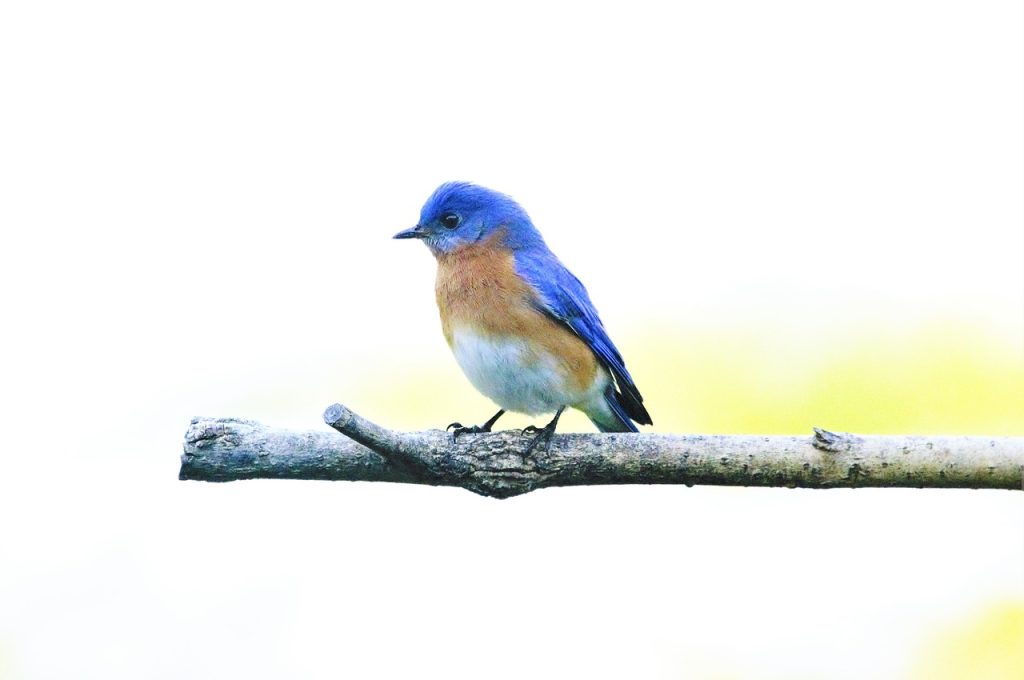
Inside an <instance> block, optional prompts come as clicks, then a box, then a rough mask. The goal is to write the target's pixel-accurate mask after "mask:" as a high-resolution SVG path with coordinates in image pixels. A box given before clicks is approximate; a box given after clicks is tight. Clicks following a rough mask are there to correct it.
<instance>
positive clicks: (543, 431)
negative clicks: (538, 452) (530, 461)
mask: <svg viewBox="0 0 1024 680" xmlns="http://www.w3.org/2000/svg"><path fill="white" fill-rule="evenodd" d="M523 434H524V435H526V434H534V435H535V436H534V438H533V439H531V440H530V443H529V444H527V446H526V450H525V451H523V455H524V456H529V455H530V454H531V453H533V451H534V450H535V449H536V448H537V446H539V445H540V443H541V442H544V453H546V454H547V453H550V452H551V437H552V436H553V435H554V434H555V424H554V423H550V424H548V425H545V426H544V427H536V426H535V425H530V426H529V427H526V428H523Z"/></svg>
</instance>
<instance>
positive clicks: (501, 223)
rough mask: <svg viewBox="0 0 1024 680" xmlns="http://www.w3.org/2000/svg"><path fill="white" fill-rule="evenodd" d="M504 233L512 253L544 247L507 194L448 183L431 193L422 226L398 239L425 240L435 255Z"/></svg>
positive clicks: (536, 232)
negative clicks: (529, 248)
mask: <svg viewBox="0 0 1024 680" xmlns="http://www.w3.org/2000/svg"><path fill="white" fill-rule="evenodd" d="M499 232H501V234H502V236H503V238H504V242H503V244H502V245H504V246H505V247H507V248H510V249H512V250H516V249H520V248H527V247H530V246H532V245H537V244H543V243H544V241H543V239H541V236H540V233H539V232H538V231H537V229H536V228H535V227H534V226H533V223H532V222H531V221H530V217H529V215H527V214H526V211H525V210H523V208H522V207H521V206H520V205H519V204H518V203H516V202H515V201H513V200H512V199H511V198H509V197H508V196H506V195H505V194H501V193H498V192H497V191H491V190H490V189H485V188H484V187H481V186H477V185H475V184H470V183H469V182H448V183H447V184H442V185H441V186H439V187H438V188H437V190H436V191H434V193H433V194H431V196H430V198H428V199H427V202H426V203H425V204H424V205H423V209H422V210H421V211H420V221H419V223H418V224H417V225H416V226H415V227H413V228H411V229H406V230H405V231H401V232H399V233H397V234H395V238H418V239H422V240H423V242H424V243H426V244H427V247H428V248H430V250H431V252H432V253H434V255H443V254H445V253H450V252H451V251H453V250H455V249H456V248H459V247H461V246H465V245H470V244H473V243H476V242H478V241H483V240H485V239H487V238H490V237H491V236H493V235H494V234H496V233H499Z"/></svg>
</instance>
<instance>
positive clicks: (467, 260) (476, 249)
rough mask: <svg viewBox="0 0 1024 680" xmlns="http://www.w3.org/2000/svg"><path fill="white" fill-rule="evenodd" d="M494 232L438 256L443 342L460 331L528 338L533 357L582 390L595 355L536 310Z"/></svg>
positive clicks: (594, 368)
mask: <svg viewBox="0 0 1024 680" xmlns="http://www.w3.org/2000/svg"><path fill="white" fill-rule="evenodd" d="M501 238H502V234H501V233H500V232H499V233H497V234H495V235H494V236H492V237H491V238H490V239H488V240H486V241H483V242H481V243H475V244H472V245H469V246H463V247H462V248H459V249H458V250H455V251H452V252H451V253H445V254H442V255H440V256H439V257H438V258H437V281H436V285H435V293H436V295H437V307H438V310H439V311H440V313H441V327H442V329H443V331H444V337H445V340H447V341H448V345H449V346H452V344H453V342H454V334H455V332H456V330H457V329H458V328H460V327H464V328H467V329H468V330H471V331H473V332H474V333H477V334H484V335H491V336H496V337H512V338H529V339H530V346H531V347H532V348H533V349H534V350H535V352H536V354H537V360H538V361H539V360H540V359H541V356H542V353H543V354H546V355H549V356H550V357H552V358H554V359H555V360H556V361H557V363H558V365H559V367H560V368H561V370H562V371H563V372H564V374H565V377H566V379H568V380H569V381H570V382H572V383H573V384H574V387H575V388H576V389H587V388H588V387H589V386H590V385H591V384H592V383H593V381H594V378H595V376H596V375H597V371H598V368H599V365H598V362H597V359H596V357H595V356H594V353H593V352H592V351H591V350H590V348H589V347H587V345H586V343H584V342H583V341H582V340H581V339H580V338H579V336H577V335H576V334H575V333H574V332H573V331H572V330H571V329H570V328H568V327H567V326H565V325H564V324H561V323H559V322H557V321H555V320H554V319H552V318H551V317H549V316H547V315H546V314H544V313H542V312H540V311H538V309H537V306H536V301H537V296H536V293H534V291H533V289H532V288H531V287H530V286H529V285H528V284H527V283H526V282H525V281H523V280H522V279H521V278H520V277H519V276H518V275H517V274H516V272H515V265H514V260H513V258H512V252H511V251H510V250H508V249H507V248H504V247H502V246H501Z"/></svg>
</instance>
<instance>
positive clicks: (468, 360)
mask: <svg viewBox="0 0 1024 680" xmlns="http://www.w3.org/2000/svg"><path fill="white" fill-rule="evenodd" d="M395 238H402V239H405V238H418V239H422V240H423V242H424V243H426V245H427V247H428V248H430V252H432V253H433V254H434V257H435V258H437V281H436V284H435V292H436V295H437V306H438V309H439V310H440V312H441V328H442V330H443V331H444V337H445V340H447V341H448V346H449V347H451V349H452V352H453V353H454V354H455V360H456V361H457V362H458V363H459V366H460V367H461V368H462V371H463V372H464V373H465V374H466V377H468V378H469V381H470V382H471V383H473V386H474V387H475V388H476V389H477V390H479V391H480V392H481V393H483V394H484V395H485V396H487V397H488V398H489V399H491V400H492V401H494V402H495V403H497V404H498V406H500V407H501V410H500V411H498V412H497V413H496V414H495V415H494V417H492V418H491V419H490V420H488V421H487V422H486V423H484V424H483V425H478V426H475V427H463V426H462V425H461V424H459V423H452V424H451V425H449V427H455V428H456V430H455V434H456V436H458V434H460V433H462V432H490V431H491V426H493V425H494V423H495V422H496V421H497V420H498V418H500V417H501V416H502V414H504V413H505V411H506V410H508V411H518V412H521V413H526V414H529V415H536V414H539V413H550V412H552V411H554V412H555V417H554V419H553V420H552V421H551V422H550V423H548V424H547V425H546V426H545V427H543V428H536V427H532V426H531V427H529V428H527V430H526V431H533V432H536V433H538V434H537V436H536V437H535V438H534V440H533V441H532V442H531V443H530V445H529V448H528V449H527V451H528V452H529V451H532V450H533V448H534V447H535V446H536V445H537V443H538V442H539V441H540V440H541V439H544V440H545V444H546V446H550V443H551V435H552V434H553V433H554V431H555V427H556V426H557V424H558V418H559V416H561V415H562V411H564V410H565V408H566V407H567V406H572V407H573V408H576V409H579V410H580V411H583V413H585V414H586V415H587V417H588V418H590V420H591V422H593V423H594V425H596V426H597V428H598V429H599V430H601V431H602V432H637V428H636V426H635V425H634V424H633V421H634V420H635V421H636V422H638V423H640V424H641V425H650V424H651V416H650V415H649V414H648V413H647V409H645V408H644V404H643V397H641V396H640V392H639V390H637V388H636V385H635V384H634V383H633V378H632V377H631V376H630V375H629V371H627V370H626V365H625V363H624V362H623V361H622V356H621V355H620V354H619V351H618V350H617V349H616V348H615V345H614V344H612V341H611V338H609V337H608V333H607V332H606V331H605V329H604V325H603V324H602V323H601V319H600V318H599V317H598V315H597V310H596V309H594V305H593V303H591V302H590V296H588V295H587V289H586V288H584V287H583V284H582V283H580V281H579V279H577V278H576V277H575V276H573V275H572V273H571V272H570V271H569V270H568V269H566V268H565V265H563V264H562V263H561V261H559V259H558V258H557V257H556V256H555V254H554V253H552V252H551V251H550V250H548V247H547V244H545V243H544V239H543V238H542V237H541V235H540V232H539V231H537V228H536V227H534V226H533V222H531V221H530V217H529V216H528V215H527V214H526V211H525V210H523V208H522V207H521V206H520V205H519V204H518V203H516V202H515V201H514V200H512V199H511V198H510V197H508V196H506V195H504V194H500V193H498V192H496V191H491V190H490V189H485V188H483V187H480V186H476V185H474V184H469V183H466V182H449V183H447V184H442V185H441V186H440V187H438V189H437V190H436V191H435V192H434V193H433V195H431V197H430V198H429V199H427V202H426V204H424V206H423V209H422V210H421V211H420V221H419V223H418V224H417V225H416V226H415V227H413V228H411V229H406V230H405V231H402V232H399V233H398V234H395Z"/></svg>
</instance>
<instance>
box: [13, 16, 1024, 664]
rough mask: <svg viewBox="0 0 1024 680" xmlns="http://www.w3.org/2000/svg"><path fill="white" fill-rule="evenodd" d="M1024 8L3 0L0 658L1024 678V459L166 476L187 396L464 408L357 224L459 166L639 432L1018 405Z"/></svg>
mask: <svg viewBox="0 0 1024 680" xmlns="http://www.w3.org/2000/svg"><path fill="white" fill-rule="evenodd" d="M1022 24H1024V8H1022V7H1021V6H1020V5H1019V4H1018V3H982V4H978V3H967V2H963V3H940V4H936V3H926V2H909V1H903V0H897V1H895V2H893V1H888V2H862V3H857V4H856V5H842V4H839V5H837V4H833V3H815V2H782V3H757V2H687V3H674V4H665V3H655V2H636V3H631V4H630V5H629V6H628V7H627V6H625V5H613V4H601V3H596V4H595V3H591V4H587V5H579V6H577V5H574V4H571V3H551V2H548V3H529V2H527V3H519V4H516V5H515V6H511V5H510V6H507V7H500V8H499V7H497V6H485V5H480V4H478V3H468V2H447V1H444V2H439V3H430V4H429V5H427V4H412V3H402V2H396V3H387V2H385V3H377V4H374V5H366V6H352V5H347V4H337V3H326V2H293V3H287V4H284V3H281V4H275V3H257V4H253V3H237V2H230V1H221V0H213V1H207V2H201V3H200V2H187V1H186V2H181V3H175V4H174V5H159V4H157V5H154V4H138V3H127V2H111V1H106V0H103V1H101V2H97V3H87V4H81V3H63V2H52V3H49V2H33V3H27V2H24V3H23V2H8V3H5V4H4V5H3V7H2V8H0V57H2V63H4V64H7V65H11V68H5V69H3V70H0V91H2V92H3V93H4V97H5V101H6V104H5V106H4V107H3V113H2V115H3V116H4V118H5V124H4V125H3V126H0V150H2V151H0V180H2V186H3V187H4V192H3V193H4V196H3V200H2V201H0V223H2V224H3V225H4V226H5V241H4V247H3V248H2V249H0V283H2V284H3V289H4V291H5V296H4V309H5V317H4V318H5V328H6V330H5V332H4V334H3V339H4V349H3V352H0V369H2V376H3V383H4V390H3V391H2V393H0V399H2V400H3V404H2V406H3V408H4V413H5V414H6V415H7V421H6V422H7V424H8V428H7V432H6V434H5V446H4V453H3V467H2V470H3V473H2V474H0V517H2V518H3V519H2V520H0V529H2V531H0V678H2V679H3V680H10V679H17V680H25V679H32V680H34V679H37V678H69V677H73V678H103V679H104V680H110V679H114V678H133V679H135V678H181V677H189V678H225V677H247V678H251V679H256V678H277V677H303V678H338V677H352V678H393V677H416V678H421V677H422V678H427V677H440V678H446V679H447V678H478V677H487V678H520V677H531V678H533V677H539V678H546V677H551V678H554V677H558V678H563V677H586V678H623V677H626V678H716V679H717V678H729V679H743V680H748V679H749V680H783V679H785V680H789V679H801V680H806V679H819V678H821V679H832V678H838V679H840V680H843V679H851V680H852V679H860V678H872V679H888V678H892V679H897V678H899V679H903V678H907V679H913V680H918V679H928V680H932V679H935V680H945V679H947V678H972V679H973V678H1000V679H1001V678H1020V677H1024V663H1022V661H1021V650H1022V649H1024V630H1022V623H1021V621H1022V619H1024V494H1020V493H1010V492H980V491H971V490H927V491H920V490H913V489H907V490H896V489H894V490H872V489H856V490H833V491H808V490H790V489H744V488H710V487H694V488H686V487H678V488H677V487H668V486H664V487H658V486H652V487H639V486H637V487H622V488H612V487H604V488H573V489H554V490H544V491H541V492H536V493H531V494H528V495H526V496H524V497H521V498H516V499H512V500H509V501H503V502H496V501H493V500H489V499H484V498H478V497H475V496H472V495H470V494H468V493H466V492H464V491H460V490H457V489H435V488H427V487H416V486H401V485H385V484H346V483H334V484H329V483H311V482H310V483H302V482H284V481H278V482H274V481H253V482H246V483H234V484H226V485H210V484H198V483H182V482H178V481H177V479H176V476H177V469H178V456H179V454H180V447H181V441H182V436H183V433H184V430H185V428H186V426H187V424H188V420H189V418H191V417H192V416H194V415H209V416H240V417H247V418H253V419H257V420H261V421H263V422H266V423H269V424H272V425H278V426H282V427H292V428H296V429H323V428H324V427H325V426H324V425H323V423H322V421H321V419H320V414H321V413H322V411H323V409H324V408H325V407H326V406H327V405H328V404H330V403H333V402H336V401H340V402H343V403H345V404H346V405H347V406H349V407H351V408H352V409H354V410H356V411H357V412H359V413H360V414H362V415H364V416H366V417H368V418H371V419H373V420H375V421H376V422H378V423H380V424H382V425H385V426H389V427H394V428H410V429H418V428H430V427H443V426H444V425H446V424H447V423H449V422H451V421H453V420H460V421H462V422H464V423H475V422H482V421H483V420H484V419H485V418H487V417H488V416H490V415H491V414H492V413H493V410H494V407H493V405H492V404H490V403H489V402H488V401H487V400H486V399H484V398H483V397H482V396H480V395H479V394H477V393H476V392H474V391H473V389H472V388H471V387H470V385H469V384H468V382H467V381H466V380H465V378H464V377H463V376H462V375H461V373H460V372H459V370H458V368H457V366H456V365H455V362H454V360H453V359H452V357H451V356H450V353H449V351H448V348H447V347H446V346H445V344H444V340H443V338H442V337H441V333H440V328H439V323H438V320H437V312H436V308H435V306H434V299H433V290H432V284H433V267H434V263H433V261H432V258H431V257H430V255H429V253H428V252H427V251H426V250H425V249H424V248H422V247H421V246H420V245H418V244H415V243H409V242H395V241H392V240H390V236H391V235H392V234H393V233H395V232H397V231H398V230H400V229H402V228H405V227H408V226H410V225H411V224H412V223H414V222H415V220H416V219H417V217H418V211H419V208H420V205H421V204H422V202H423V200H424V199H425V198H426V197H427V196H428V195H429V193H430V192H431V191H432V190H433V189H434V188H435V186H436V185H437V184H439V183H440V182H443V181H447V180H452V179H466V180H472V181H476V182H479V183H481V184H484V185H487V186H490V187H492V188H495V189H498V190H501V191H505V192H508V193H510V194H512V195H513V196H514V197H515V198H517V199H518V200H519V201H520V202H521V203H522V204H523V205H524V206H525V207H526V209H527V210H528V211H529V212H530V214H531V215H532V217H533V219H534V221H535V223H536V224H537V226H538V227H539V229H540V230H541V231H542V232H543V233H544V235H545V238H546V239H547V241H548V243H549V245H550V246H551V247H552V249H553V250H554V251H555V252H556V253H557V254H558V255H559V256H560V257H561V258H562V259H563V260H564V261H565V262H566V263H567V265H568V266H569V267H570V269H572V270H573V272H574V273H575V274H577V275H578V276H579V278H580V279H581V280H582V281H583V282H584V283H585V284H586V285H587V287H588V289H589V290H590V293H591V296H592V298H593V299H594V301H595V303H596V305H597V307H598V308H599V310H600V312H601V316H602V318H603V320H604V322H605V324H606V326H607V327H608V329H609V331H610V334H611V336H612V337H613V339H614V340H615V342H616V344H617V345H618V346H619V348H620V349H621V350H622V353H623V355H624V357H625V359H626V362H627V365H628V366H629V368H630V370H631V372H632V374H633V375H634V377H635V378H636V380H637V383H638V385H639V387H640V389H641V391H642V392H643V394H644V396H645V398H646V403H647V404H648V405H649V407H650V411H651V414H652V416H653V417H654V421H655V427H654V428H652V431H656V432H657V431H661V432H708V433H810V430H811V427H813V426H820V427H825V428H828V429H831V430H839V431H853V432H860V433H906V434H917V433H920V434H927V433H953V434H956V433H961V434H979V435H981V434H985V435H1012V436H1024V130H1022V128H1021V124H1020V123H1021V120H1024V36H1022V32H1021V26H1022ZM530 422H531V420H530V419H527V418H525V417H523V416H510V417H508V418H507V419H505V420H502V422H501V423H500V424H501V425H502V426H504V427H521V426H524V425H526V424H529V423H530ZM538 422H539V421H538ZM560 429H561V430H563V431H572V430H580V431H590V430H591V426H590V424H589V423H588V422H587V421H586V419H585V418H583V417H582V416H580V415H579V414H571V415H570V416H568V417H566V418H565V419H563V421H562V424H561V425H560Z"/></svg>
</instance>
